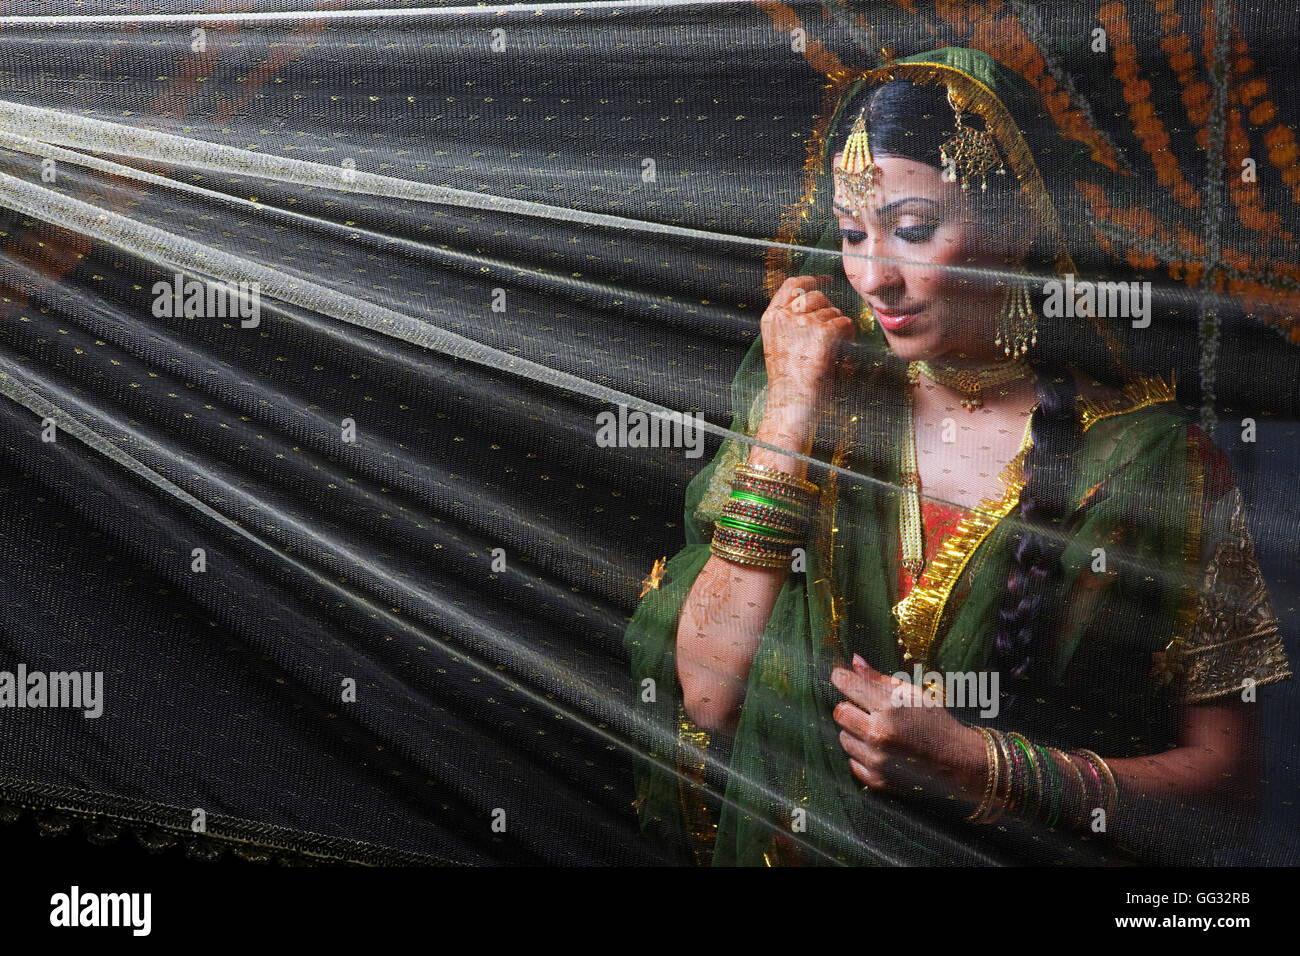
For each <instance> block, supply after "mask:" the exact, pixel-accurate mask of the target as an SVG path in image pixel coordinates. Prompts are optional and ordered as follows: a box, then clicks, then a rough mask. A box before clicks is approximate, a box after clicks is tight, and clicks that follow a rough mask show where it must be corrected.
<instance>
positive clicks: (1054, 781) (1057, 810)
mask: <svg viewBox="0 0 1300 956" xmlns="http://www.w3.org/2000/svg"><path fill="white" fill-rule="evenodd" d="M1034 746H1035V747H1037V748H1038V752H1039V753H1041V754H1042V755H1043V760H1044V761H1046V763H1047V773H1048V776H1049V777H1051V795H1052V804H1051V806H1052V812H1051V813H1049V814H1048V816H1047V825H1048V826H1049V827H1055V826H1056V822H1057V821H1058V820H1059V819H1060V818H1061V778H1060V777H1059V776H1058V775H1057V773H1056V761H1055V760H1053V759H1052V755H1051V753H1049V752H1048V750H1047V748H1046V747H1044V746H1043V745H1042V744H1034Z"/></svg>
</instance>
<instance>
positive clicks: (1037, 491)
mask: <svg viewBox="0 0 1300 956" xmlns="http://www.w3.org/2000/svg"><path fill="white" fill-rule="evenodd" d="M1035 371H1037V372H1038V385H1037V391H1038V408H1036V409H1035V410H1034V414H1033V418H1032V419H1031V421H1030V426H1029V428H1030V438H1031V440H1032V442H1033V445H1032V447H1031V448H1030V450H1029V453H1028V454H1027V455H1026V456H1025V463H1024V478H1025V485H1024V489H1023V490H1022V492H1021V495H1020V514H1019V517H1020V526H1019V530H1018V531H1017V534H1016V538H1015V545H1014V548H1013V551H1012V560H1011V570H1010V573H1009V574H1008V575H1007V587H1006V590H1005V591H1004V592H1003V594H1002V599H1001V605H1000V607H999V610H998V631H997V638H996V641H995V644H994V659H995V661H996V662H997V664H998V667H999V669H1000V670H1001V671H1002V672H1003V673H1004V674H1008V675H1009V676H1011V677H1015V678H1027V679H1029V680H1031V681H1033V680H1036V679H1039V678H1041V677H1042V676H1043V674H1044V669H1045V668H1046V666H1047V664H1048V663H1049V662H1050V659H1051V654H1052V638H1053V637H1054V635H1055V632H1056V623H1057V619H1058V618H1059V616H1060V614H1059V612H1060V605H1061V600H1060V588H1061V574H1060V559H1061V554H1062V552H1063V551H1064V550H1065V537H1064V535H1063V534H1062V533H1061V531H1062V528H1061V526H1060V522H1061V521H1062V520H1063V519H1064V518H1066V517H1067V516H1068V514H1069V510H1070V509H1069V505H1070V479H1071V475H1072V474H1073V471H1074V468H1073V466H1074V461H1075V458H1076V456H1077V453H1078V446H1079V424H1078V419H1077V417H1076V414H1075V397H1076V395H1077V388H1076V386H1075V383H1074V378H1073V377H1072V376H1071V375H1070V374H1069V372H1068V371H1060V372H1053V371H1051V370H1047V369H1038V368H1036V369H1035ZM1008 696H1009V702H1008V706H1014V701H1015V694H1014V693H1013V694H1010V695H1008Z"/></svg>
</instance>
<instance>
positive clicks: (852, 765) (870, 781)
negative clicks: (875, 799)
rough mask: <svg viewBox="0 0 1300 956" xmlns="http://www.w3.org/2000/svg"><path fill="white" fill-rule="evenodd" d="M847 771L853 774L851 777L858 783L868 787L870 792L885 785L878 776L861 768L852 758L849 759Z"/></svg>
mask: <svg viewBox="0 0 1300 956" xmlns="http://www.w3.org/2000/svg"><path fill="white" fill-rule="evenodd" d="M849 770H850V771H851V772H852V773H853V776H854V777H856V778H857V780H858V783H860V784H862V785H863V786H865V787H869V788H870V789H872V790H877V789H881V788H883V787H884V785H885V782H884V781H883V780H881V779H880V777H879V776H877V775H876V774H874V773H872V772H871V771H870V770H868V769H867V768H866V767H864V766H862V764H860V763H858V762H857V761H856V760H854V759H853V758H852V757H850V758H849Z"/></svg>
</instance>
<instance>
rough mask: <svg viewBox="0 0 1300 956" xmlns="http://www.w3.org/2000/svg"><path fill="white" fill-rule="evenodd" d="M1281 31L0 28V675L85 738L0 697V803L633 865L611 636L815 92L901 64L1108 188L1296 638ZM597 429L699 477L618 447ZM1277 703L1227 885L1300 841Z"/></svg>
mask: <svg viewBox="0 0 1300 956" xmlns="http://www.w3.org/2000/svg"><path fill="white" fill-rule="evenodd" d="M1288 17H1293V15H1292V14H1291V13H1289V12H1279V11H1268V12H1265V11H1259V10H1254V9H1251V8H1248V7H1247V6H1246V5H1244V4H1233V3H1211V4H1199V3H1198V4H1191V3H1181V2H1180V3H1172V2H1169V3H1166V2H1151V3H1130V4H1120V3H1105V4H1100V5H1099V4H1082V5H1071V6H1070V8H1069V10H1068V11H1067V12H1065V13H1062V12H1061V11H1059V10H1048V9H1046V8H1044V7H1042V6H1040V5H1036V4H1030V3H1004V4H987V5H976V4H960V3H938V4H910V3H908V4H901V3H900V4H895V3H880V4H852V5H848V4H841V3H830V2H827V3H807V2H804V3H780V4H778V3H748V2H692V3H678V2H672V0H668V2H661V3H655V4H649V3H640V2H604V3H602V2H594V3H555V4H545V3H544V4H527V5H496V4H488V5H482V6H468V5H453V4H429V3H426V4H419V5H416V4H404V3H394V2H379V0H338V2H310V0H283V2H281V0H249V2H246V3H242V4H241V3H214V2H210V0H201V2H199V3H191V2H187V3H179V2H176V3H168V2H146V0H136V2H117V3H112V2H107V0H104V2H100V0H93V2H87V3H82V4H78V5H76V6H75V8H73V7H72V6H71V5H69V4H64V3H60V2H35V0H14V2H10V3H7V4H6V5H5V8H4V11H3V13H2V14H0V242H2V245H0V286H3V293H4V294H3V301H0V314H2V315H3V323H2V324H0V393H3V398H2V399H0V429H2V430H3V435H2V436H0V452H2V453H3V456H4V462H5V466H6V467H5V468H4V473H3V474H4V477H3V479H2V481H3V488H4V501H5V507H4V508H3V509H0V521H2V522H3V527H2V529H0V542H2V544H0V562H2V563H0V570H2V571H3V574H4V576H5V579H4V583H5V588H4V590H5V598H4V604H3V613H2V614H0V666H3V667H4V668H5V669H7V670H10V671H13V670H15V669H16V668H17V667H18V666H19V665H20V664H21V665H23V666H25V667H26V668H28V669H30V670H43V671H48V672H54V671H71V670H76V671H81V672H87V673H94V672H102V675H103V709H102V714H100V715H99V716H97V717H94V718H87V717H86V716H85V714H84V713H83V712H82V711H79V710H76V709H73V708H14V709H12V710H9V711H8V712H7V713H6V714H5V723H4V727H5V733H4V734H3V735H0V797H2V798H3V799H4V801H6V802H7V803H8V804H10V805H12V806H14V807H19V806H21V807H24V808H27V809H28V810H30V812H31V813H32V814H33V815H35V816H36V817H37V818H38V819H42V820H45V821H49V820H51V819H55V818H58V819H66V818H68V817H71V818H75V819H77V820H79V821H82V822H83V825H84V826H85V828H86V829H87V830H88V831H95V832H110V833H111V832H116V831H117V830H121V829H126V828H133V829H135V830H137V831H139V832H141V833H148V834H149V835H151V837H152V838H154V839H159V840H163V841H166V840H179V841H180V842H183V843H186V844H187V845H189V846H190V847H191V849H192V851H193V852H194V853H196V854H205V853H212V852H214V850H215V849H216V848H223V847H230V848H234V849H236V850H237V851H238V852H241V853H245V854H261V855H263V856H282V857H294V858H317V859H346V860H360V861H370V862H384V861H398V862H400V861H410V862H438V861H455V862H480V863H481V862H539V861H546V862H555V863H590V862H616V863H646V862H655V861H657V860H658V859H659V856H658V854H657V851H656V850H655V848H654V847H652V846H651V845H650V844H648V843H647V842H645V841H643V840H642V839H641V838H640V836H639V834H638V826H637V820H636V816H635V811H634V809H633V806H632V803H633V800H634V798H635V793H634V789H633V786H632V782H631V779H632V777H631V771H632V768H633V767H634V766H635V765H636V763H637V761H640V760H644V759H646V758H645V752H646V747H645V740H646V737H647V735H650V734H653V733H655V732H656V731H655V730H654V728H653V727H652V726H651V725H650V724H649V723H648V722H647V720H646V719H645V715H644V713H643V710H642V708H641V706H640V699H641V694H642V688H640V687H638V686H636V685H635V684H634V683H633V681H632V679H631V677H630V675H629V671H628V667H627V661H626V659H625V656H624V652H623V648H622V644H621V640H622V634H623V629H624V627H625V626H626V622H627V618H628V615H629V614H630V612H631V610H632V609H633V608H634V607H635V605H636V603H637V599H638V596H639V594H640V593H641V591H642V588H643V586H644V585H643V581H645V580H646V578H647V576H648V575H650V573H651V568H652V566H653V564H654V562H655V560H656V559H657V558H659V557H661V556H663V555H666V554H672V553H673V552H674V551H676V550H677V549H678V548H680V546H681V538H682V517H683V516H682V502H683V496H684V491H685V487H686V483H687V482H688V481H689V480H690V479H691V478H692V477H693V476H694V475H695V474H696V473H697V472H698V471H699V469H700V467H701V466H702V465H703V464H704V463H706V462H707V461H708V460H709V458H710V457H711V456H712V455H713V453H714V452H715V451H716V450H717V448H718V445H719V442H720V441H721V440H722V439H723V438H726V437H733V438H737V437H739V438H743V436H740V435H737V434H736V433H734V432H732V431H731V430H730V424H731V414H730V408H731V394H730V392H731V384H732V378H733V375H734V374H735V372H736V369H737V367H738V365H739V364H740V361H741V359H742V358H743V357H744V355H745V353H746V352H747V350H748V348H749V346H750V344H751V342H752V341H753V339H754V337H755V335H756V334H757V331H758V322H759V317H760V315H761V313H762V311H763V309H764V307H765V305H766V302H767V300H768V297H769V295H770V292H771V288H772V282H773V280H774V277H776V281H779V263H780V261H781V257H780V255H778V253H780V252H781V251H782V250H781V249H780V247H779V246H776V245H775V244H777V243H781V242H786V243H788V242H790V241H791V238H792V236H794V234H795V233H794V230H793V227H794V225H795V224H796V223H797V210H798V206H799V203H800V201H801V199H802V198H803V189H804V172H805V162H806V161H807V159H808V156H809V141H810V137H812V136H813V134H814V131H815V129H816V127H817V123H818V120H819V119H820V118H821V117H823V116H824V113H825V111H826V109H827V107H828V103H827V91H826V87H827V80H828V77H832V76H835V75H838V74H839V73H840V72H842V71H845V70H855V69H864V68H867V67H872V66H876V65H878V63H879V62H880V50H881V47H883V46H887V47H889V48H891V49H892V50H895V51H897V52H898V53H899V54H900V55H901V54H904V53H910V52H916V51H920V50H924V49H930V48H933V47H938V46H943V45H950V44H951V45H969V46H975V47H979V48H982V49H988V50H989V51H990V52H992V53H994V54H995V55H997V56H999V57H1000V58H1002V59H1003V60H1004V62H1006V63H1008V64H1009V65H1011V66H1012V67H1013V68H1015V69H1017V70H1019V71H1021V72H1024V73H1025V74H1026V75H1028V76H1030V77H1031V78H1033V79H1034V81H1035V84H1036V85H1037V86H1038V87H1039V89H1040V91H1042V92H1044V93H1045V94H1047V96H1048V101H1049V104H1050V105H1051V107H1052V116H1053V119H1054V121H1055V122H1057V123H1058V125H1060V126H1061V127H1062V128H1065V129H1067V130H1069V131H1070V132H1071V133H1072V135H1074V136H1075V137H1076V138H1078V139H1080V140H1081V141H1084V142H1086V143H1088V144H1089V145H1090V146H1091V147H1092V148H1093V150H1094V153H1095V155H1097V156H1099V157H1101V158H1102V159H1103V160H1104V165H1105V166H1106V168H1108V169H1109V170H1110V171H1111V172H1112V173H1113V177H1114V178H1113V179H1110V180H1108V181H1107V182H1105V183H1103V184H1095V183H1079V184H1078V185H1079V197H1080V205H1079V208H1080V210H1081V211H1080V213H1079V214H1078V215H1081V216H1087V217H1088V219H1087V225H1088V227H1089V228H1090V229H1093V230H1094V231H1095V233H1096V234H1097V235H1098V236H1099V237H1100V238H1102V239H1103V240H1104V243H1105V248H1106V250H1107V252H1108V253H1109V254H1110V255H1111V256H1112V257H1113V263H1111V264H1109V267H1110V268H1111V269H1113V270H1114V273H1113V274H1115V275H1117V276H1118V275H1123V276H1124V277H1125V278H1128V277H1130V276H1133V275H1140V276H1142V277H1144V278H1146V279H1148V280H1149V281H1151V282H1152V283H1153V286H1154V297H1153V302H1154V306H1153V310H1154V317H1155V321H1153V323H1152V326H1151V328H1150V329H1149V330H1144V331H1142V332H1141V334H1138V333H1137V332H1136V331H1135V332H1134V333H1133V335H1132V336H1131V338H1132V341H1133V347H1134V350H1135V353H1136V354H1137V355H1139V356H1140V357H1141V359H1142V361H1143V362H1145V363H1147V364H1148V365H1149V367H1150V368H1151V370H1152V371H1161V372H1166V371H1168V370H1170V369H1171V368H1175V369H1177V370H1178V373H1179V374H1178V379H1179V392H1180V397H1181V398H1183V399H1184V401H1185V402H1186V403H1187V404H1188V405H1189V406H1193V407H1201V408H1203V414H1204V421H1205V422H1206V423H1207V425H1209V426H1210V427H1214V426H1217V428H1218V431H1216V432H1215V437H1216V440H1217V441H1219V443H1220V445H1221V447H1223V448H1224V449H1225V451H1227V452H1228V453H1229V455H1230V456H1232V457H1233V463H1234V466H1235V467H1236V469H1237V475H1238V479H1239V481H1240V482H1241V483H1242V485H1243V490H1244V493H1245V495H1246V498H1247V500H1248V503H1249V505H1250V508H1251V520H1252V527H1253V530H1254V533H1255V538H1256V543H1257V546H1258V548H1259V550H1260V556H1261V561H1262V563H1263V564H1264V565H1265V573H1266V576H1267V578H1268V582H1269V586H1270V593H1271V594H1272V597H1273V604H1274V607H1275V608H1276V610H1277V611H1278V613H1279V615H1280V616H1282V618H1283V623H1284V626H1286V627H1287V628H1289V630H1288V638H1289V640H1292V639H1293V638H1294V615H1293V613H1292V612H1291V608H1292V606H1293V605H1294V601H1295V597H1294V595H1295V591H1294V584H1293V583H1292V582H1293V580H1294V576H1295V568H1294V564H1293V562H1294V552H1295V548H1294V541H1295V538H1296V515H1295V498H1294V495H1293V494H1292V493H1291V491H1290V481H1289V477H1288V476H1289V475H1290V474H1292V473H1293V471H1294V468H1295V466H1296V457H1297V454H1296V431H1295V425H1294V414H1295V409H1296V405H1297V402H1296V385H1295V375H1294V366H1295V359H1294V354H1295V351H1294V350H1295V346H1294V344H1293V342H1294V341H1295V340H1297V339H1300V331H1298V330H1297V327H1296V326H1295V324H1294V323H1293V320H1292V318H1291V316H1292V315H1293V313H1294V312H1295V299H1296V296H1297V292H1296V278H1297V274H1296V266H1295V262H1296V259H1295V256H1294V252H1295V243H1294V233H1295V231H1296V229H1297V227H1298V226H1300V224H1298V223H1297V221H1296V220H1297V217H1296V213H1295V202H1296V198H1295V190H1296V189H1298V188H1300V151H1298V150H1297V147H1296V143H1295V137H1294V133H1293V132H1291V131H1292V130H1294V128H1295V126H1296V122H1297V119H1298V117H1297V116H1296V109H1297V107H1296V96H1295V93H1296V90H1295V79H1294V75H1293V73H1292V71H1291V70H1290V69H1289V56H1290V55H1289V53H1288V52H1287V51H1286V50H1285V46H1286V44H1287V43H1288V42H1289V40H1290V38H1292V37H1295V36H1297V35H1300V23H1296V22H1287V18H1288ZM1098 28H1100V29H1102V30H1103V31H1104V32H1105V36H1106V38H1107V44H1106V46H1105V50H1104V51H1103V52H1098V51H1096V50H1094V46H1095V45H1096V35H1095V31H1096V30H1097V29H1098ZM1215 157H1217V160H1216V158H1215ZM1246 160H1250V161H1251V162H1250V163H1249V164H1246V163H1245V162H1244V161H1246ZM1247 169H1249V171H1250V173H1251V177H1252V178H1248V179H1246V178H1243V172H1244V171H1245V170H1247ZM1103 265H1106V264H1103ZM196 289H198V290H201V292H202V301H201V302H200V301H199V300H198V293H196V292H195V291H194V290H196ZM620 405H623V406H626V407H627V410H628V414H632V413H635V412H655V411H659V412H669V411H672V412H678V413H698V414H700V415H701V416H702V420H703V429H704V435H703V447H701V448H696V449H692V448H690V447H675V448H664V447H638V444H637V443H636V442H628V441H622V442H618V443H616V444H615V445H614V446H613V447H607V446H608V442H605V441H603V440H602V439H601V437H600V418H599V416H600V414H601V413H602V412H607V411H610V410H617V409H618V406H620ZM1244 418H1252V419H1253V420H1254V421H1255V423H1256V428H1257V432H1256V436H1255V437H1256V440H1255V441H1253V442H1244V441H1242V440H1241V434H1242V426H1241V423H1242V419H1244ZM822 467H823V468H824V464H823V466H822ZM1290 646H1291V647H1292V648H1293V649H1294V644H1293V643H1292V644H1290ZM1293 660H1294V650H1293ZM1293 683H1294V682H1289V683H1288V684H1285V685H1281V686H1279V687H1276V688H1271V689H1269V690H1267V691H1263V692H1261V696H1263V697H1264V698H1265V700H1266V702H1267V705H1268V706H1267V708H1266V710H1265V711H1264V712H1265V714H1266V726H1265V728H1264V731H1265V736H1266V742H1267V748H1268V752H1269V758H1270V767H1269V774H1268V776H1269V781H1270V789H1269V797H1268V799H1269V805H1268V808H1267V812H1266V816H1265V822H1264V826H1263V835H1262V837H1261V839H1260V841H1259V842H1258V844H1257V845H1251V846H1245V847H1243V848H1242V849H1241V854H1242V858H1243V859H1244V860H1248V861H1257V862H1267V863H1281V862H1295V861H1296V859H1297V852H1298V851H1297V847H1296V845H1295V842H1294V833H1295V823H1296V819H1295V809H1294V806H1295V796H1296V785H1297V777H1296V775H1295V770H1294V761H1295V756H1296V754H1295V741H1294V736H1293V734H1292V733H1291V731H1290V729H1289V728H1291V727H1293V726H1294V725H1295V718H1296V717H1297V716H1300V715H1298V714H1297V698H1296V692H1295V690H1294V687H1293V686H1292V685H1293ZM200 818H201V819H202V827H201V828H199V827H197V826H196V823H195V821H196V820H198V819H200Z"/></svg>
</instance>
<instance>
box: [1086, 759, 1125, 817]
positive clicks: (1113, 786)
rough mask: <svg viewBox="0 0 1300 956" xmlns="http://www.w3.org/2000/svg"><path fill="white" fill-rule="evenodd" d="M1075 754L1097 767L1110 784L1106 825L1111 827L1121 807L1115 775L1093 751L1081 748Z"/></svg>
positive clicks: (1107, 797) (1107, 795) (1107, 796)
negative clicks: (1112, 819)
mask: <svg viewBox="0 0 1300 956" xmlns="http://www.w3.org/2000/svg"><path fill="white" fill-rule="evenodd" d="M1075 753H1077V754H1079V755H1080V756H1082V757H1083V758H1084V759H1085V760H1089V761H1091V762H1092V763H1094V764H1096V765H1097V768H1098V769H1099V770H1100V771H1101V772H1102V773H1103V774H1104V775H1105V777H1106V782H1107V783H1108V784H1110V792H1109V793H1108V794H1106V823H1107V825H1108V826H1109V824H1110V818H1111V817H1113V816H1114V815H1115V810H1116V808H1117V807H1118V806H1119V784H1117V783H1116V782H1115V775H1114V774H1113V773H1111V771H1110V765H1109V764H1107V763H1106V761H1104V760H1102V759H1101V758H1100V757H1098V756H1097V755H1096V754H1095V753H1093V752H1092V751H1091V750H1084V749H1082V748H1079V749H1077V750H1075Z"/></svg>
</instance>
